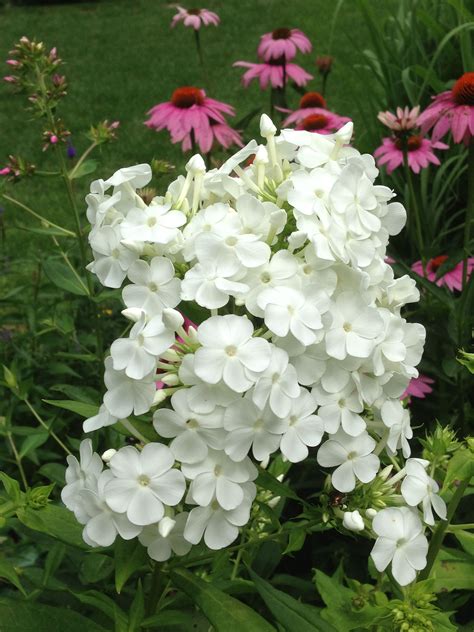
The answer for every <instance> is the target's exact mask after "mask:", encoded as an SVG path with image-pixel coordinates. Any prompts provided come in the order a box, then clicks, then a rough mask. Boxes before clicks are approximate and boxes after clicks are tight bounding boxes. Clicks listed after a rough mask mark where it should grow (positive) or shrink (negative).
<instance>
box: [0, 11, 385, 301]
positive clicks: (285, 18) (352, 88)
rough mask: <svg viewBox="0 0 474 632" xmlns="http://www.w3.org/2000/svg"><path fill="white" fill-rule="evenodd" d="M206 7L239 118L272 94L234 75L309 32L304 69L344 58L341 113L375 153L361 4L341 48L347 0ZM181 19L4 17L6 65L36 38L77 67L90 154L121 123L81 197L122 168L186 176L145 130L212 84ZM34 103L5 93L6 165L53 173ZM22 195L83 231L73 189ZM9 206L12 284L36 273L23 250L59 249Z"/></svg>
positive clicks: (41, 182)
mask: <svg viewBox="0 0 474 632" xmlns="http://www.w3.org/2000/svg"><path fill="white" fill-rule="evenodd" d="M205 4H206V6H207V7H208V8H210V9H214V10H215V11H216V12H218V13H219V15H220V17H221V20H222V23H221V25H220V26H219V27H218V28H214V27H208V28H206V29H204V31H201V33H202V41H203V48H204V55H205V58H206V60H207V64H208V68H209V74H210V83H211V90H210V91H209V94H210V96H213V97H215V98H217V99H219V100H222V101H225V102H227V103H231V104H232V105H234V106H235V108H236V111H237V116H236V119H235V120H239V119H240V118H242V117H244V116H245V115H246V114H247V113H248V112H250V111H251V110H252V109H254V108H255V107H257V106H259V105H262V106H263V107H264V108H267V105H268V104H269V92H268V91H267V92H261V91H260V90H259V88H258V86H257V85H252V86H251V87H250V88H249V89H247V90H245V89H244V88H243V87H242V85H241V83H240V77H241V75H242V73H243V69H241V68H232V62H234V61H236V60H248V61H256V47H257V44H258V41H259V37H260V35H261V34H262V33H265V32H267V31H271V30H272V29H274V28H276V27H280V26H290V27H298V28H301V29H302V30H303V31H304V32H305V33H306V34H307V35H308V36H309V37H310V39H311V41H312V42H313V45H314V51H313V53H312V54H311V55H308V56H302V55H299V56H298V58H297V59H296V62H297V63H299V64H301V65H302V66H303V67H305V68H306V69H307V70H308V71H310V72H312V73H313V72H314V74H316V72H315V71H316V68H315V66H314V59H315V57H316V55H320V54H328V53H330V54H331V55H333V56H334V57H335V60H336V61H335V67H334V72H333V73H332V75H331V76H330V78H329V86H328V87H329V90H328V95H327V96H328V102H329V108H330V109H333V110H334V111H336V112H338V113H340V114H344V115H347V116H350V117H352V118H353V119H354V120H355V124H356V131H357V138H358V145H359V146H361V145H362V146H363V142H364V124H363V121H362V120H361V118H360V115H359V114H358V112H357V107H356V102H355V100H354V97H353V95H354V93H357V94H358V95H359V96H360V97H362V98H363V94H364V90H366V89H367V86H360V85H359V84H358V81H357V77H356V74H355V73H354V72H353V71H352V67H353V64H354V63H356V61H357V58H358V55H359V54H358V51H357V47H355V46H354V43H356V44H357V46H361V47H363V46H364V45H365V43H366V42H367V41H368V38H367V30H366V28H365V24H364V22H363V18H362V15H361V13H360V11H359V8H358V3H357V2H356V1H355V0H351V1H350V2H345V3H344V4H343V6H342V10H341V11H340V13H339V16H338V19H337V22H336V24H335V28H334V30H333V37H332V41H331V30H332V29H331V24H332V18H333V15H334V11H335V9H336V5H337V3H336V2H332V1H329V0H220V1H219V0H206V3H205ZM387 6H391V3H378V2H375V1H374V2H373V8H374V10H376V11H378V12H379V13H380V12H384V11H387V10H388V9H387ZM173 14H174V9H173V8H172V7H171V6H170V5H169V4H168V3H165V2H162V1H160V0H113V1H102V2H96V3H81V4H69V5H66V4H65V5H51V6H41V7H33V6H28V7H26V6H25V7H15V8H4V9H0V34H1V35H0V59H2V60H3V59H6V58H7V53H8V50H9V49H10V48H11V46H12V45H13V43H14V42H15V41H17V40H18V39H19V38H20V37H21V36H22V35H27V36H28V37H29V38H37V39H40V40H43V41H44V42H46V43H47V45H48V46H51V47H52V46H56V47H57V48H58V51H59V54H60V56H61V57H62V59H63V60H65V61H66V63H67V65H66V66H65V67H64V72H65V74H66V75H67V78H68V81H69V86H70V87H69V90H68V92H69V94H68V97H67V98H66V99H65V100H64V102H63V104H62V105H61V114H62V117H63V120H64V121H65V123H66V126H67V127H68V128H69V129H70V130H71V131H72V139H73V142H74V145H75V146H76V148H77V149H78V151H79V152H80V151H82V150H84V149H85V147H86V146H87V144H88V141H87V139H86V138H85V137H84V135H83V133H84V132H85V131H86V130H87V128H88V126H89V125H90V124H91V123H95V122H98V121H100V120H103V119H106V118H107V119H109V120H115V119H118V120H120V121H121V127H120V134H119V141H118V142H116V143H114V144H112V145H109V146H106V147H105V148H103V151H102V156H101V157H100V158H101V166H100V168H99V170H98V171H97V172H96V173H95V174H94V176H87V177H85V178H84V179H83V180H81V181H79V182H78V185H77V195H78V196H79V197H80V198H81V199H82V198H83V196H84V194H85V191H86V189H87V188H88V185H89V182H90V180H91V179H92V178H93V177H94V178H95V177H104V178H106V177H108V176H109V175H110V174H111V173H112V171H113V170H115V169H116V168H118V167H122V166H126V165H130V164H134V163H138V162H147V161H149V160H151V159H152V158H153V157H156V158H162V159H166V160H168V161H170V162H172V163H174V164H176V165H177V167H178V169H179V168H181V167H182V165H183V164H184V161H185V159H184V157H183V155H182V153H181V150H180V147H179V146H173V145H171V143H170V141H169V137H168V134H167V133H166V132H161V133H159V134H156V133H154V132H152V131H150V130H149V129H148V128H146V127H145V126H144V125H143V121H144V119H145V114H146V112H147V110H148V109H149V108H150V107H151V106H153V105H154V104H156V103H159V102H161V101H164V100H167V99H168V98H169V97H170V95H171V93H172V91H173V90H174V88H176V87H177V86H180V85H198V86H200V85H202V80H201V72H200V67H199V64H198V61H197V58H196V53H195V46H194V38H193V33H192V31H190V30H189V29H184V28H183V27H182V26H181V25H180V26H178V27H177V28H176V29H174V30H171V29H170V20H171V17H172V15H173ZM308 88H309V89H316V90H318V89H320V78H319V77H318V76H316V77H315V79H314V80H313V81H312V82H311V83H310V85H309V86H308ZM297 100H298V95H297V94H296V93H293V91H292V90H291V89H290V90H289V102H290V104H291V105H296V103H297ZM24 105H25V101H24V99H23V97H20V96H13V95H12V94H11V89H10V88H9V86H7V85H6V84H5V85H3V86H2V85H0V130H1V134H0V164H1V163H2V162H3V160H4V159H5V158H6V156H7V155H8V154H9V153H12V154H17V155H18V154H20V155H22V156H24V157H25V158H28V159H30V160H32V161H33V162H35V163H36V164H37V165H41V167H42V168H43V169H48V168H54V165H53V164H52V163H53V160H54V158H53V157H52V156H50V155H49V153H47V154H43V153H42V152H41V131H42V129H43V128H42V123H41V122H40V121H31V120H29V118H28V113H26V112H24V111H23V107H24ZM257 129H258V128H257V120H255V121H254V123H253V125H252V126H251V127H250V129H249V130H248V131H247V135H248V136H249V137H250V136H253V135H254V134H255V133H257ZM96 157H97V156H96ZM163 184H164V183H163ZM13 193H14V195H15V196H16V197H18V198H19V199H22V200H23V201H24V202H26V203H28V204H30V205H31V206H33V207H34V208H35V209H36V210H38V211H39V212H41V213H42V214H44V215H45V216H48V217H49V218H51V219H52V220H53V221H57V222H59V223H62V224H63V225H66V226H69V227H72V226H73V218H72V217H69V216H68V214H69V210H68V207H67V205H66V202H65V199H66V198H65V195H64V191H63V189H62V185H61V183H59V182H55V181H53V180H51V179H44V178H34V179H32V180H28V181H24V182H21V183H20V184H18V185H16V186H15V187H13ZM81 204H82V202H81ZM3 206H4V207H5V213H4V215H3V217H4V220H3V221H4V226H5V231H4V235H5V236H6V239H5V240H4V244H3V245H4V250H5V253H6V256H7V258H10V259H11V265H10V267H9V272H10V274H9V275H8V276H9V281H8V283H11V281H12V278H13V277H12V276H11V275H13V276H14V275H15V274H21V275H23V274H24V272H25V261H24V257H23V256H22V258H21V260H19V259H17V260H16V261H15V258H16V257H17V253H18V251H20V252H21V253H22V255H23V254H24V253H29V254H31V255H32V258H35V257H36V256H40V257H43V256H44V251H45V249H47V248H48V247H49V244H50V242H49V241H48V240H47V239H46V238H43V237H39V236H36V235H32V234H31V233H26V232H24V231H22V230H19V229H18V228H16V227H15V226H16V225H17V224H23V225H28V224H30V223H31V220H30V218H29V217H26V216H25V215H24V214H22V212H21V211H19V210H17V209H14V208H13V207H11V206H9V205H7V204H5V203H3ZM33 221H34V220H33ZM25 245H26V247H25ZM2 276H4V275H3V274H2ZM5 281H6V279H5ZM0 288H1V285H0Z"/></svg>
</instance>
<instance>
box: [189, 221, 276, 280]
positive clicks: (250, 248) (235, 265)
mask: <svg viewBox="0 0 474 632" xmlns="http://www.w3.org/2000/svg"><path fill="white" fill-rule="evenodd" d="M195 250H196V256H197V258H198V260H200V261H201V260H202V259H203V258H211V259H215V261H216V263H217V266H218V267H221V266H222V267H223V268H229V269H230V270H232V272H233V273H235V272H238V270H239V269H242V268H258V266H261V265H263V264H265V263H267V261H268V260H269V259H270V254H271V251H270V246H269V245H268V244H266V243H265V242H263V241H260V239H259V238H258V237H257V235H252V234H250V233H238V232H235V231H233V232H232V233H231V234H230V235H226V234H224V235H222V236H220V235H218V234H216V232H209V233H202V234H201V235H199V237H197V238H196V242H195Z"/></svg>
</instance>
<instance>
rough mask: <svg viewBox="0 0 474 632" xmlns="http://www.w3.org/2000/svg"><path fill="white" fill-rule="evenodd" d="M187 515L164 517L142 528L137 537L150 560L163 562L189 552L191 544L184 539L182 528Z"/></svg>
mask: <svg viewBox="0 0 474 632" xmlns="http://www.w3.org/2000/svg"><path fill="white" fill-rule="evenodd" d="M188 515H189V514H188V513H187V512H184V513H180V514H177V515H176V516H174V517H173V518H170V517H169V516H165V517H164V518H162V519H161V520H160V521H159V522H158V523H157V524H152V525H149V526H147V527H144V528H143V531H142V532H141V533H140V535H139V536H138V539H139V540H140V543H141V544H143V546H146V547H147V551H148V555H149V556H150V557H151V559H152V560H156V561H157V562H164V561H165V560H168V559H169V558H170V557H171V554H172V553H175V554H176V555H186V553H189V551H190V550H191V546H192V545H191V543H190V542H188V541H187V540H185V539H184V535H183V533H184V528H185V526H186V521H187V519H188Z"/></svg>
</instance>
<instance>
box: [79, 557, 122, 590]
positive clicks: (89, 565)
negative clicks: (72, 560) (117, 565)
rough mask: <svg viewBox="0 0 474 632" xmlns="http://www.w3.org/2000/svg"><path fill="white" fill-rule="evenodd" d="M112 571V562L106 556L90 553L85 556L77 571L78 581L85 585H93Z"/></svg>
mask: <svg viewBox="0 0 474 632" xmlns="http://www.w3.org/2000/svg"><path fill="white" fill-rule="evenodd" d="M113 570H114V560H113V559H112V558H111V557H109V556H108V555H102V554H101V553H96V552H92V551H91V553H90V554H89V555H85V556H84V559H83V561H82V563H81V567H80V569H79V581H80V582H81V583H82V584H84V585H86V584H94V583H96V582H100V581H101V580H103V579H105V578H106V577H108V576H109V575H111V574H112V572H113Z"/></svg>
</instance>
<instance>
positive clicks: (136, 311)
mask: <svg viewBox="0 0 474 632" xmlns="http://www.w3.org/2000/svg"><path fill="white" fill-rule="evenodd" d="M142 314H143V310H142V309H140V308H139V307H127V308H126V309H123V310H122V315H123V316H125V318H127V319H128V320H131V321H132V323H136V322H138V321H139V320H140V318H141V317H142Z"/></svg>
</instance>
